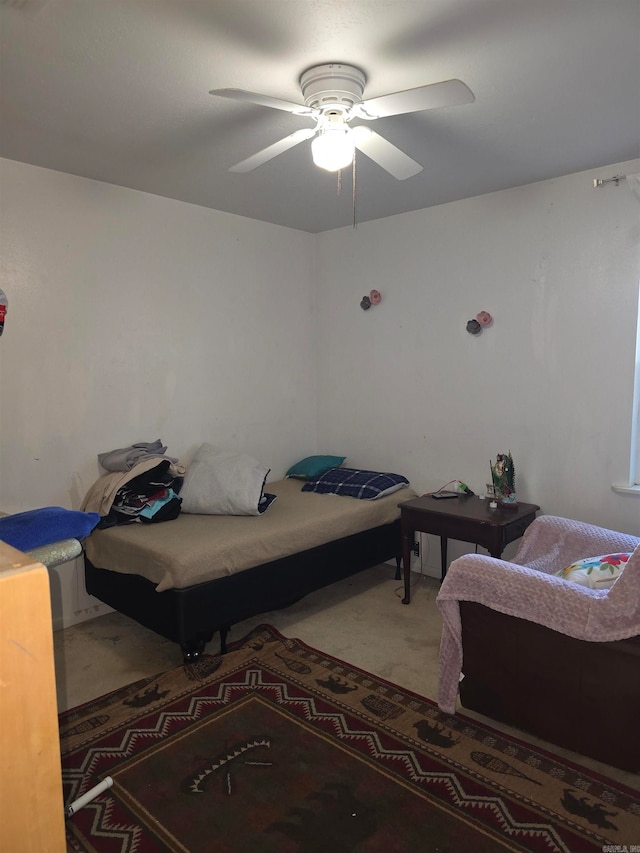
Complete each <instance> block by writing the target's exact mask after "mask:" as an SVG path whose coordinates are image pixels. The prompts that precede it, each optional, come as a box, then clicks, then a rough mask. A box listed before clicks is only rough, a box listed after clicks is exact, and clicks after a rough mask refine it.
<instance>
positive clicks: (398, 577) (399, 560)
mask: <svg viewBox="0 0 640 853" xmlns="http://www.w3.org/2000/svg"><path fill="white" fill-rule="evenodd" d="M401 565H402V557H401V556H400V555H399V554H396V577H395V580H397V581H399V580H402V573H401V572H400V568H401Z"/></svg>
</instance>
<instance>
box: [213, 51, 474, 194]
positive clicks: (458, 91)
mask: <svg viewBox="0 0 640 853" xmlns="http://www.w3.org/2000/svg"><path fill="white" fill-rule="evenodd" d="M366 81H367V78H366V76H365V74H364V71H362V70H361V69H360V68H357V67H356V66H355V65H341V64H328V65H314V66H313V67H312V68H309V69H307V71H305V72H304V73H303V74H302V75H301V76H300V88H301V90H302V97H303V98H304V104H296V103H293V102H292V101H283V100H280V99H279V98H272V97H270V96H269V95H260V94H257V93H256V92H247V91H245V90H244V89H212V90H211V92H210V93H209V94H211V95H217V96H219V97H222V98H231V99H232V100H235V101H245V102H248V103H251V104H259V105H260V106H263V107H272V108H273V109H276V110H284V111H285V112H289V113H293V114H294V115H298V116H304V117H308V118H310V119H313V120H314V121H315V127H309V128H303V129H302V130H296V131H294V132H293V133H291V134H290V135H289V136H286V137H284V139H280V140H278V142H274V143H273V144H272V145H268V146H267V147H266V148H263V149H262V151H258V152H257V153H256V154H252V155H251V157H247V159H246V160H242V161H241V162H240V163H236V165H235V166H232V167H231V168H230V169H229V171H230V172H251V171H252V170H253V169H256V168H257V167H258V166H261V165H262V164H263V163H267V162H268V161H269V160H272V159H273V158H274V157H277V156H278V154H282V153H284V152H285V151H288V150H289V149H290V148H293V147H294V146H295V145H299V144H300V143H301V142H304V141H305V140H307V139H313V142H312V143H311V153H312V157H313V162H314V163H315V164H316V166H319V167H320V168H322V169H326V170H327V171H329V172H337V171H338V170H339V169H344V168H346V167H347V166H349V165H350V164H351V162H352V161H353V157H354V153H355V149H356V148H357V149H358V150H359V151H362V152H363V153H364V154H366V155H367V157H370V158H371V160H373V161H374V162H375V163H377V164H378V165H379V166H381V167H382V168H383V169H385V170H386V171H387V172H389V173H390V174H391V175H393V176H394V178H397V179H398V180H399V181H403V180H405V179H406V178H410V177H411V176H412V175H417V174H418V172H421V171H422V166H421V165H420V163H417V162H416V161H415V160H413V159H412V158H411V157H409V156H408V155H407V154H405V153H404V151H401V150H400V149H399V148H397V147H396V146H395V145H393V144H392V143H391V142H388V141H387V140H386V139H385V138H384V137H382V136H380V134H379V133H376V132H375V131H374V130H371V129H370V128H368V127H366V126H365V125H363V124H358V125H356V126H354V127H350V122H351V121H352V120H353V119H360V120H363V121H365V122H366V121H373V120H375V119H378V118H386V117H387V116H395V115H402V114H404V113H413V112H419V111H421V110H430V109H433V108H434V107H447V106H457V105H459V104H469V103H471V102H472V101H473V100H474V95H473V92H472V91H471V90H470V89H469V88H468V87H467V86H466V85H465V84H464V83H463V82H462V81H461V80H445V81H443V82H442V83H432V84H430V85H427V86H418V88H416V89H406V90H404V91H401V92H393V93H391V94H389V95H382V96H381V97H379V98H371V99H369V100H366V101H363V100H362V94H363V92H364V87H365V83H366Z"/></svg>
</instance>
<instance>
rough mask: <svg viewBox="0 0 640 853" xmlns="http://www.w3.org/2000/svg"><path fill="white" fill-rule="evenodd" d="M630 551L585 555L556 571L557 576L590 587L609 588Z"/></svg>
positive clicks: (623, 565) (620, 570) (622, 567)
mask: <svg viewBox="0 0 640 853" xmlns="http://www.w3.org/2000/svg"><path fill="white" fill-rule="evenodd" d="M630 556H631V553H623V554H605V555H604V556H602V557H586V558H585V559H584V560H578V562H577V563H572V564H571V565H570V566H567V568H566V569H561V570H560V571H559V572H557V576H558V577H559V578H563V579H564V580H566V581H571V583H577V584H580V586H587V587H589V588H590V589H609V587H611V586H613V584H614V582H615V580H616V578H617V577H618V575H619V574H620V573H621V572H622V570H623V569H624V567H625V565H626V563H627V560H628V559H629V557H630Z"/></svg>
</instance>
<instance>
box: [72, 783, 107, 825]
mask: <svg viewBox="0 0 640 853" xmlns="http://www.w3.org/2000/svg"><path fill="white" fill-rule="evenodd" d="M112 785H113V779H112V778H111V776H105V778H104V779H103V780H102V782H99V783H98V784H97V785H94V787H93V788H91V790H90V791H87V793H86V794H83V795H82V796H81V797H78V799H77V800H74V801H73V802H72V803H71V805H70V806H67V808H66V809H65V812H64V813H65V815H66V816H67V817H71V815H74V814H75V813H76V812H77V811H78V810H79V809H81V808H83V807H84V806H86V805H87V803H90V802H91V800H95V798H96V797H97V796H98V794H101V793H102V792H103V791H106V790H107V789H108V788H110V787H111V786H112Z"/></svg>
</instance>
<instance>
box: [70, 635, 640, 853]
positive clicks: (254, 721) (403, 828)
mask: <svg viewBox="0 0 640 853" xmlns="http://www.w3.org/2000/svg"><path fill="white" fill-rule="evenodd" d="M60 725H61V737H62V753H63V782H64V793H65V801H66V802H67V803H69V802H71V801H73V800H76V799H77V798H79V797H80V796H81V795H82V794H83V793H85V792H86V791H87V790H89V789H90V788H92V787H93V786H94V785H95V784H96V783H97V782H99V781H100V780H101V779H103V778H104V777H105V776H107V775H108V776H111V777H112V779H113V787H112V788H110V789H109V790H107V791H106V792H105V793H103V794H100V795H99V796H98V797H97V798H96V799H95V800H93V801H92V802H90V803H89V804H88V805H87V806H85V807H84V808H82V809H80V810H79V811H78V812H76V814H74V815H73V816H72V817H70V818H68V819H67V838H68V844H69V849H71V850H80V851H100V853H111V851H118V853H122V851H136V853H147V852H148V851H189V853H197V851H233V853H238V851H242V853H262V852H263V851H264V853H267V851H277V853H287V851H305V853H340V851H344V853H353V851H380V853H389V851H412V853H416V852H417V851H420V853H422V851H441V853H445V851H451V853H460V851H463V850H469V851H474V853H488V852H489V851H491V853H495V851H500V850H514V851H545V852H546V853H549V851H566V853H582V851H602V850H603V849H607V847H608V848H609V849H610V850H622V849H632V845H640V797H639V796H638V795H637V793H636V792H634V791H632V790H630V789H627V788H624V787H622V786H620V785H618V784H617V783H615V782H613V781H612V780H610V779H605V778H602V777H600V776H598V775H595V774H592V773H590V772H585V771H584V770H582V769H580V768H578V767H577V766H573V765H571V764H569V763H567V762H566V761H564V760H562V759H560V758H558V757H557V756H554V755H552V754H550V753H548V752H543V751H540V750H536V749H533V748H531V747H529V746H527V745H525V744H524V743H522V742H520V741H517V740H514V739H512V738H509V737H506V736H504V735H502V734H499V733H498V732H496V731H494V730H493V729H491V728H488V727H485V726H482V725H479V724H478V723H477V722H475V721H472V720H470V719H469V718H465V717H464V716H462V715H456V716H448V715H444V714H442V713H440V711H438V709H437V707H436V706H435V705H434V703H433V702H431V701H429V700H428V699H423V698H421V697H420V696H417V695H416V694H414V693H411V692H409V691H407V690H404V689H402V688H399V687H397V686H395V685H393V684H390V683H388V682H385V681H383V680H382V679H380V678H377V677H375V676H373V675H370V674H368V673H366V672H364V671H362V670H359V669H356V668H354V667H352V666H350V665H349V664H346V663H344V662H342V661H339V660H337V659H336V658H332V657H330V656H329V655H325V654H323V653H322V652H320V651H317V650H315V649H312V648H310V647H309V646H306V645H305V644H304V643H302V642H300V641H299V640H289V639H286V638H284V637H282V636H281V635H280V634H279V633H278V632H277V631H276V630H275V629H274V628H272V627H270V626H266V625H263V626H261V627H260V628H257V629H256V630H254V631H252V632H251V633H250V634H249V635H248V636H247V637H245V639H244V640H242V641H240V642H237V643H234V644H232V645H231V646H230V651H229V653H228V654H227V655H225V656H205V657H203V658H202V659H201V660H200V661H199V662H198V663H196V664H192V665H190V666H184V667H177V668H176V669H173V670H170V671H169V672H166V673H164V674H162V675H160V676H158V677H156V678H149V679H145V680H143V681H139V682H137V683H135V684H132V685H130V686H128V687H126V688H123V689H121V690H117V691H115V692H114V693H111V694H109V695H107V696H103V697H102V698H100V699H97V700H96V701H94V702H90V703H87V704H86V705H83V706H81V707H79V708H75V709H73V710H71V711H68V712H66V713H64V714H62V715H61V716H60ZM616 845H617V846H616ZM638 849H639V850H640V846H639V847H638Z"/></svg>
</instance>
